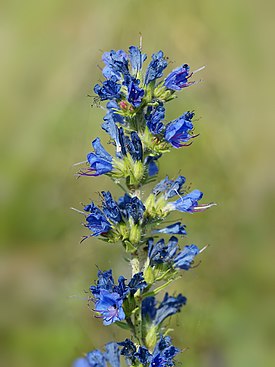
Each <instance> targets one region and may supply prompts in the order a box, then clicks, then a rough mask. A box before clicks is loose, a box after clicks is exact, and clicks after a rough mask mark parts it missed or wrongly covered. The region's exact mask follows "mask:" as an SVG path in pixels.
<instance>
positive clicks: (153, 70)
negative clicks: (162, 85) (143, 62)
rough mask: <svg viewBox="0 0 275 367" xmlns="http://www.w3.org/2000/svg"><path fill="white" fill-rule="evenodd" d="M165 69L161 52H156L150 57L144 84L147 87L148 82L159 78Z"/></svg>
mask: <svg viewBox="0 0 275 367" xmlns="http://www.w3.org/2000/svg"><path fill="white" fill-rule="evenodd" d="M166 67H167V61H166V60H165V58H164V54H163V52H162V51H159V52H156V53H154V54H153V55H152V61H151V62H150V64H149V66H148V68H147V71H146V74H145V80H144V84H145V85H147V84H149V83H150V82H152V81H154V80H156V79H157V78H161V77H162V75H163V70H164V69H165V68H166Z"/></svg>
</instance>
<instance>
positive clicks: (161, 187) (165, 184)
mask: <svg viewBox="0 0 275 367" xmlns="http://www.w3.org/2000/svg"><path fill="white" fill-rule="evenodd" d="M172 182H173V181H171V180H169V177H168V176H166V177H165V178H164V179H163V180H161V181H160V182H159V183H158V184H156V186H155V187H154V188H153V190H152V193H153V194H154V195H158V194H160V193H161V192H163V191H166V190H168V188H169V187H170V186H171V184H172Z"/></svg>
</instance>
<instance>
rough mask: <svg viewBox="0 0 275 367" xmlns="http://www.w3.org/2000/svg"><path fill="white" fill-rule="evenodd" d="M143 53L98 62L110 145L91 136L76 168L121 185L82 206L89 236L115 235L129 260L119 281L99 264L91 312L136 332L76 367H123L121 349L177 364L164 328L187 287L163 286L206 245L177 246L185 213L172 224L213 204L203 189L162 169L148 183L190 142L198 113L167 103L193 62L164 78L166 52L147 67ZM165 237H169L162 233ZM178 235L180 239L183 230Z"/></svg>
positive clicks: (143, 361)
mask: <svg viewBox="0 0 275 367" xmlns="http://www.w3.org/2000/svg"><path fill="white" fill-rule="evenodd" d="M146 59H147V55H146V54H144V53H142V51H141V49H140V48H138V47H135V46H131V47H129V51H128V52H125V51H123V50H118V51H114V50H111V51H110V52H105V53H104V54H103V56H102V61H103V62H104V64H105V65H104V67H103V69H102V73H103V76H104V78H105V80H104V81H103V82H102V83H101V84H96V85H95V87H94V92H95V94H96V96H95V97H94V99H95V101H96V102H97V103H101V101H107V103H106V107H104V109H105V111H106V114H105V116H104V118H103V123H102V129H103V130H104V131H105V132H107V134H108V139H109V143H110V145H111V148H112V152H108V151H107V150H106V149H105V147H104V146H103V145H102V144H101V141H100V138H96V139H94V140H93V141H92V147H93V151H92V152H90V153H88V154H87V159H86V161H85V162H83V163H84V164H85V166H84V167H83V168H82V169H81V170H80V171H79V175H80V176H100V175H106V176H109V177H110V178H112V179H113V180H114V181H115V182H116V183H119V185H120V187H121V188H122V189H123V190H124V191H125V193H124V195H123V196H121V197H119V198H117V199H115V198H113V196H112V194H111V193H110V192H109V191H102V192H101V194H100V204H99V205H96V204H95V203H94V202H91V203H90V204H87V205H84V207H83V210H82V211H81V210H78V212H80V213H82V214H83V215H84V217H85V222H84V226H85V227H86V228H87V230H88V234H87V235H85V236H84V237H83V240H84V239H87V238H88V237H91V236H97V237H98V238H100V239H102V240H104V241H106V242H110V243H116V242H120V243H121V244H122V245H123V248H124V250H125V251H126V254H127V256H128V258H129V263H130V264H131V269H132V274H131V277H130V279H126V278H125V277H124V276H119V278H118V280H117V283H116V282H115V281H114V278H113V275H112V270H111V269H110V270H108V271H101V270H99V272H98V279H97V281H96V282H95V284H94V285H92V286H90V297H89V303H90V302H92V303H93V307H92V310H93V312H94V315H95V317H97V318H100V319H102V321H103V325H110V324H113V323H116V324H117V325H118V326H120V327H121V328H123V329H125V330H128V332H129V333H130V335H131V337H130V338H126V339H125V340H124V341H121V342H112V343H108V344H106V346H105V351H104V352H102V351H100V350H98V349H96V350H93V351H91V352H89V353H87V354H86V355H85V356H84V357H82V358H79V359H78V360H76V362H75V364H74V366H75V367H107V365H110V366H112V367H119V366H120V360H121V357H124V358H125V361H126V363H127V364H128V365H129V366H137V367H140V366H147V367H164V366H174V365H175V361H174V358H175V357H176V355H177V354H178V353H179V352H180V350H179V349H178V348H176V347H175V346H173V344H172V340H171V338H170V337H169V336H167V333H168V330H166V326H165V324H166V322H165V321H166V320H167V319H168V318H169V317H171V316H173V315H174V314H176V313H178V312H180V310H181V309H182V307H183V306H184V305H185V304H186V301H187V299H186V297H185V296H183V295H182V294H178V295H169V294H168V293H167V292H166V293H165V295H164V297H163V299H162V301H158V297H157V296H158V294H159V293H160V292H161V291H163V290H164V289H166V287H167V286H168V285H169V284H170V283H171V282H172V281H174V280H176V279H178V278H179V277H180V276H181V273H182V271H188V270H189V269H191V268H192V267H193V264H194V261H195V258H196V256H198V255H199V254H200V253H201V252H202V251H203V250H204V249H205V247H203V248H202V249H200V248H199V247H198V246H196V245H194V244H190V245H185V246H180V245H179V238H178V237H176V235H177V236H186V234H187V232H186V226H185V225H184V224H182V222H181V221H177V222H175V223H172V224H171V223H170V224H168V222H167V219H168V217H169V215H170V214H171V213H172V212H174V211H178V212H181V213H196V212H202V211H204V210H206V209H208V208H210V207H211V206H213V205H215V204H214V203H206V204H202V203H201V202H200V200H201V199H202V197H203V193H202V192H201V191H200V190H197V189H195V190H193V191H191V192H190V191H189V189H188V186H187V185H185V183H186V179H185V177H184V176H182V175H180V176H178V177H177V178H175V179H170V178H169V177H168V176H166V177H165V178H164V179H162V180H161V181H160V182H158V183H155V184H154V185H153V187H151V189H150V188H149V187H150V185H148V186H147V189H146V188H144V185H146V184H150V183H152V182H153V181H156V179H157V174H158V170H159V169H158V166H159V162H160V158H161V157H162V155H163V154H164V153H167V152H169V151H170V150H171V149H173V148H176V149H179V148H182V147H184V146H188V145H190V144H191V143H192V141H193V139H194V138H195V137H196V136H197V134H194V120H193V119H194V112H193V111H186V112H185V113H183V114H182V115H181V116H179V117H178V118H176V119H174V120H172V121H168V122H167V120H166V118H165V104H166V103H167V102H169V101H171V100H172V99H173V98H175V97H176V92H178V91H181V90H182V89H184V88H186V87H189V86H191V85H193V84H194V81H190V78H191V77H192V75H193V74H194V72H193V73H192V72H190V68H189V66H188V65H187V64H183V65H181V66H180V67H178V68H176V69H174V70H172V72H170V73H169V74H168V75H167V76H166V77H165V78H163V74H164V70H165V69H166V68H167V67H168V60H167V58H166V57H165V56H164V54H163V52H162V51H159V52H156V53H154V54H153V55H152V57H151V60H150V61H149V62H148V64H147V68H145V62H146ZM160 235H164V236H165V235H169V236H170V237H168V239H165V238H158V237H159V236H160ZM181 239H182V237H181Z"/></svg>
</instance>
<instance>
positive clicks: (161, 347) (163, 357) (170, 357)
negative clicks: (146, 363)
mask: <svg viewBox="0 0 275 367" xmlns="http://www.w3.org/2000/svg"><path fill="white" fill-rule="evenodd" d="M179 352H180V350H179V349H178V348H176V347H174V346H173V345H172V343H171V338H170V337H169V336H165V337H163V336H162V337H161V339H160V340H159V342H158V343H157V345H156V346H155V349H154V352H153V356H152V359H151V363H150V367H168V366H169V367H172V366H174V365H175V364H174V358H175V356H176V355H177V354H178V353H179Z"/></svg>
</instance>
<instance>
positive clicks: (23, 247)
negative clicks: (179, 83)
mask: <svg viewBox="0 0 275 367" xmlns="http://www.w3.org/2000/svg"><path fill="white" fill-rule="evenodd" d="M1 9H2V10H1V14H0V50H1V58H0V75H1V91H0V93H1V98H0V112H1V125H0V126H1V127H0V129H1V131H0V141H1V155H0V162H1V170H0V200H1V206H0V211H1V222H0V229H1V258H0V290H1V313H0V322H1V331H0V338H1V343H0V344H1V349H2V350H1V353H0V364H1V365H3V366H8V367H15V366H16V367H17V366H18V367H37V366H39V367H48V366H51V367H63V366H64V367H66V366H70V365H71V362H72V360H73V359H74V358H76V357H77V356H79V355H81V354H82V353H83V352H87V351H89V350H91V349H93V348H102V347H103V345H104V343H105V342H107V341H109V340H110V339H113V338H116V339H117V340H122V338H124V336H125V334H124V332H123V331H120V330H119V329H118V328H117V327H116V326H111V327H109V328H106V327H103V326H102V325H101V322H100V321H99V320H96V319H94V317H93V314H92V313H91V311H89V310H88V308H87V300H85V297H87V295H86V294H85V293H84V290H85V289H86V290H87V289H88V287H89V286H90V284H92V283H93V281H94V279H96V273H97V268H96V266H95V264H96V265H97V266H99V267H100V268H102V269H108V268H109V267H112V268H113V269H114V276H115V277H117V276H119V275H120V274H121V273H125V274H126V275H127V274H128V273H127V272H128V269H127V266H126V263H125V261H124V253H123V251H122V249H121V248H120V247H119V246H112V245H107V244H105V243H103V242H100V241H99V240H97V239H89V240H87V241H85V242H84V243H82V244H80V243H79V240H80V238H81V236H82V235H83V234H86V233H87V232H85V229H84V228H83V227H82V226H81V221H82V217H81V216H79V215H78V214H77V213H75V212H73V211H70V209H69V208H70V207H71V206H73V207H80V203H81V202H84V203H87V202H89V200H90V199H94V200H95V201H97V200H98V194H97V192H98V191H99V190H102V189H105V190H106V189H109V188H111V184H110V181H109V180H108V178H105V177H103V178H81V179H79V180H77V179H76V178H75V176H74V173H75V172H76V168H75V167H73V166H72V165H73V163H75V162H79V161H82V160H84V159H85V156H86V153H87V152H89V151H90V142H91V140H92V139H93V138H95V137H96V136H98V135H99V134H100V135H101V136H102V134H103V133H102V132H101V130H100V124H101V121H102V118H103V115H104V111H103V110H101V109H99V108H96V107H93V108H92V107H91V102H92V100H91V99H90V98H88V97H87V94H89V93H91V91H92V87H93V85H94V84H95V83H97V82H98V80H99V79H100V78H101V75H100V70H99V68H97V65H98V64H99V65H100V64H101V62H100V60H101V54H102V50H104V51H105V50H110V49H121V48H122V49H127V48H128V46H130V45H133V44H135V45H137V44H138V43H139V32H142V34H143V50H144V51H145V52H146V53H147V54H148V55H150V54H151V53H153V52H155V51H157V50H159V49H162V50H163V51H164V52H165V54H166V55H167V56H169V58H170V60H171V61H173V64H172V65H171V66H170V70H171V69H172V68H174V67H176V66H177V65H180V64H182V63H185V62H186V63H189V64H190V65H191V67H192V68H193V70H194V69H197V68H198V67H200V66H202V65H207V68H206V69H205V70H204V71H202V72H201V73H200V74H196V78H197V79H198V78H202V79H203V82H202V83H200V84H198V85H197V86H195V87H192V88H188V89H186V90H184V91H183V92H182V93H181V94H180V95H179V98H178V99H177V100H175V101H174V102H172V103H170V104H168V112H167V117H168V119H173V118H175V117H177V116H178V115H179V114H181V113H182V112H184V111H186V110H190V109H191V110H192V109H194V110H195V111H196V116H197V119H198V120H197V122H196V132H199V133H200V137H199V138H197V139H196V140H195V142H194V144H193V145H192V146H191V147H189V148H183V149H181V150H174V151H173V152H172V153H171V154H170V155H166V156H164V157H163V158H162V160H161V175H165V174H170V175H171V176H175V175H177V174H178V173H179V172H181V174H183V175H185V176H186V177H187V180H188V182H190V183H192V188H199V189H201V190H202V191H203V192H204V194H205V202H208V201H216V202H217V203H218V206H217V207H215V208H213V209H211V210H209V211H207V212H205V213H200V214H197V215H186V216H184V217H183V222H184V223H185V224H186V225H187V230H188V237H187V238H185V239H184V240H183V242H182V243H183V244H187V243H196V244H197V245H198V246H200V247H202V246H204V245H205V244H210V247H209V248H208V250H207V251H205V252H204V253H203V255H202V256H201V259H202V263H201V265H200V266H199V267H198V268H196V269H195V270H193V271H189V272H188V273H186V274H185V275H184V277H183V278H182V279H181V280H179V281H178V282H177V283H176V284H175V285H174V287H172V290H171V291H173V289H174V290H182V292H183V294H184V295H186V296H187V298H188V305H187V306H186V307H185V309H184V310H183V312H182V313H180V314H179V315H178V316H177V317H176V318H175V320H174V322H173V323H172V325H171V326H172V327H174V328H175V332H174V334H173V335H174V343H175V344H176V345H177V346H179V347H181V348H187V349H186V351H185V352H184V353H183V354H182V355H181V357H180V361H181V362H182V365H188V366H189V367H195V366H196V367H199V366H200V367H201V366H203V367H231V366H234V367H248V366H249V367H256V366H257V367H258V366H265V367H271V366H274V360H275V348H274V345H275V315H274V310H275V266H274V259H275V247H274V234H273V230H272V228H274V224H273V217H274V213H275V209H274V204H275V194H274V181H275V174H274V164H273V160H274V154H275V151H274V133H275V127H274V123H273V118H274V112H275V111H274V92H275V91H274V70H273V64H274V56H275V51H274V31H275V27H274V11H275V7H274V2H272V1H268V0H267V1H265V2H259V1H254V0H250V1H248V0H243V1H237V0H231V1H227V0H226V1H218V0H208V1H203V0H192V1H191V0H186V1H180V0H174V1H164V0H152V1H133V0H124V1H123V0H122V1H118V0H113V1H107V0H101V1H93V0H89V1H88V0H82V1H73V0H66V1H64V0H47V1H33V0H26V1H24V2H22V1H16V0H11V1H6V2H5V1H4V2H2V4H1ZM115 192H116V194H117V195H120V194H121V192H120V191H119V190H118V189H116V191H115Z"/></svg>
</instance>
